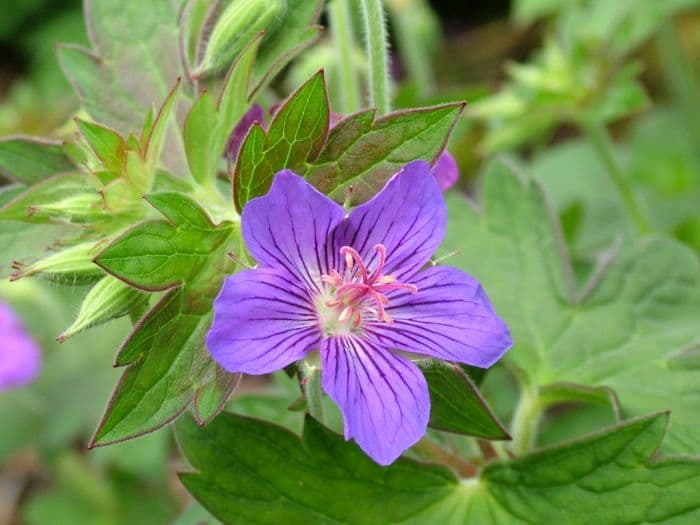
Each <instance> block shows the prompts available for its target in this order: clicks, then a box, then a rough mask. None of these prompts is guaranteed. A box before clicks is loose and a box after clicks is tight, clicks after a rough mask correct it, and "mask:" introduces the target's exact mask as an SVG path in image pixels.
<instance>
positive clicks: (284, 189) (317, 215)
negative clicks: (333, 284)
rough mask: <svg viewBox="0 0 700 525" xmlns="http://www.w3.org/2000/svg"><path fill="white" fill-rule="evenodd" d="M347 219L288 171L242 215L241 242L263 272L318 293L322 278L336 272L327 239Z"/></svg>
mask: <svg viewBox="0 0 700 525" xmlns="http://www.w3.org/2000/svg"><path fill="white" fill-rule="evenodd" d="M344 216H345V211H344V210H343V207H342V206H339V205H338V204H336V203H335V202H333V201H332V200H331V199H329V198H328V197H326V196H325V195H323V194H322V193H320V192H319V191H318V190H317V189H316V188H314V187H313V186H311V184H309V183H308V182H306V181H305V180H304V179H302V178H301V177H299V176H297V175H295V174H294V173H292V172H291V171H289V170H284V171H281V172H279V173H278V174H277V175H276V176H275V179H274V181H273V182H272V188H270V191H269V193H268V194H267V195H265V196H264V197H259V198H257V199H253V200H251V201H250V202H249V203H248V204H246V206H245V208H244V209H243V215H242V231H243V239H244V240H245V243H246V246H247V248H248V250H249V251H250V253H251V254H252V255H253V257H254V258H255V260H257V261H258V264H259V265H260V266H262V267H267V268H277V269H280V270H285V271H286V272H288V273H290V274H292V275H293V276H295V277H296V278H297V279H299V280H300V281H303V282H305V283H306V285H307V286H308V287H309V288H312V289H315V290H319V291H320V287H319V284H318V283H319V281H320V276H321V274H327V273H328V272H329V271H330V269H331V268H332V267H335V266H337V264H336V262H335V261H336V259H337V257H338V254H337V250H334V249H333V244H332V240H329V237H333V236H334V235H335V228H336V226H337V225H338V224H340V223H341V222H342V220H343V217H344ZM329 261H331V263H329Z"/></svg>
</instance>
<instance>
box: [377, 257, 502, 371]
mask: <svg viewBox="0 0 700 525" xmlns="http://www.w3.org/2000/svg"><path fill="white" fill-rule="evenodd" d="M411 283H412V284H415V285H416V286H417V287H418V293H416V294H413V295H412V294H409V293H406V292H403V291H400V292H393V293H391V294H390V295H389V305H388V306H387V307H386V311H387V313H388V314H389V315H390V316H391V317H392V318H393V319H394V321H393V324H387V323H379V322H370V323H368V324H367V328H366V330H367V336H368V337H370V338H371V339H373V340H375V341H376V343H377V344H380V345H382V346H386V347H389V348H395V349H398V350H406V351H409V352H415V353H418V354H425V355H429V356H432V357H437V358H439V359H445V360H448V361H456V362H458V363H466V364H469V365H473V366H479V367H482V368H488V367H490V366H491V365H493V364H494V363H495V362H496V361H498V359H500V358H501V357H502V356H503V354H505V352H506V351H507V350H508V349H509V348H510V347H511V346H512V344H513V340H512V338H511V335H510V331H509V330H508V327H507V326H506V324H505V323H504V322H503V320H502V319H501V318H500V317H498V315H497V314H496V312H495V311H494V308H493V306H492V305H491V302H490V301H489V298H488V297H487V296H486V292H484V289H483V288H482V287H481V285H480V284H479V282H478V281H477V280H476V279H474V278H473V277H470V276H469V275H467V274H466V273H464V272H463V271H461V270H458V269H456V268H450V267H447V266H436V267H434V268H429V269H427V270H425V271H422V272H420V273H419V274H418V275H416V276H415V277H414V278H413V279H412V280H411Z"/></svg>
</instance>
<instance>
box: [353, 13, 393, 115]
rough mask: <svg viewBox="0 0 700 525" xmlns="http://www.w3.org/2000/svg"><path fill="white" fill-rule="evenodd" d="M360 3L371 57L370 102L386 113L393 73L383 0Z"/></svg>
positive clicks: (389, 107) (369, 56)
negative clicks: (390, 67) (390, 66)
mask: <svg viewBox="0 0 700 525" xmlns="http://www.w3.org/2000/svg"><path fill="white" fill-rule="evenodd" d="M360 4H361V5H362V17H363V19H364V23H365V27H364V33H365V45H366V47H367V56H368V58H369V94H370V97H371V98H370V104H371V105H372V106H374V107H376V108H377V113H378V114H379V115H385V114H387V113H389V112H390V111H391V85H390V83H391V75H390V74H389V40H388V38H387V31H386V18H385V13H384V7H383V5H382V1H381V0H360Z"/></svg>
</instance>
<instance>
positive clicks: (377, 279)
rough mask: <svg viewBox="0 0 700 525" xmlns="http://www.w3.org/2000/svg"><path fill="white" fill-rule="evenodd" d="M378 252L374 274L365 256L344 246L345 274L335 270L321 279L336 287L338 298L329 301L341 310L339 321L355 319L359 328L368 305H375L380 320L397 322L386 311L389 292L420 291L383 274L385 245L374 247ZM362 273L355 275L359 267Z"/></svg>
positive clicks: (328, 304) (341, 252)
mask: <svg viewBox="0 0 700 525" xmlns="http://www.w3.org/2000/svg"><path fill="white" fill-rule="evenodd" d="M374 250H375V251H376V253H377V264H376V267H375V268H374V271H373V272H372V273H371V275H370V273H369V271H368V270H367V265H366V264H365V262H364V260H363V259H362V256H361V255H360V254H359V253H358V252H357V250H355V249H354V248H352V247H350V246H343V247H342V248H341V249H340V254H341V255H343V256H344V258H345V271H344V272H343V274H342V275H341V274H340V273H339V272H338V271H337V270H335V269H332V270H331V271H330V272H329V274H328V275H323V276H321V280H322V281H323V282H324V283H326V284H328V285H330V286H332V287H333V294H334V296H335V298H333V299H330V300H329V301H327V302H326V306H328V307H329V308H337V309H338V310H339V311H340V314H339V315H338V321H339V322H346V321H349V320H352V325H353V326H354V327H356V328H357V327H359V326H360V324H361V322H362V311H363V308H366V306H367V302H368V301H371V303H370V304H372V305H373V306H374V309H375V310H376V313H377V320H379V321H380V322H385V323H387V324H391V323H393V319H392V317H391V315H389V314H388V313H387V312H386V307H387V306H388V305H389V298H388V297H387V296H386V295H385V294H386V292H390V291H392V290H406V291H408V292H409V293H416V292H418V288H417V287H416V286H415V285H414V284H410V283H400V282H397V281H396V278H395V277H394V276H392V275H382V272H383V271H384V267H385V264H386V259H387V251H386V247H385V246H384V245H383V244H377V245H375V246H374ZM356 267H357V269H358V270H359V272H357V273H356V272H355V268H356Z"/></svg>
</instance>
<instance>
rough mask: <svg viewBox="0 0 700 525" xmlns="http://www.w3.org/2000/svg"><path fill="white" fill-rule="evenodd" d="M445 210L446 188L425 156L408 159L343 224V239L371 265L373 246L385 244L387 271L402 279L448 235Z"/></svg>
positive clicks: (374, 254)
mask: <svg viewBox="0 0 700 525" xmlns="http://www.w3.org/2000/svg"><path fill="white" fill-rule="evenodd" d="M446 220H447V211H446V209H445V202H444V200H443V198H442V192H441V191H440V188H439V186H438V184H437V181H436V180H435V177H433V174H432V173H431V171H430V166H429V165H428V164H427V163H426V162H423V161H420V160H418V161H414V162H411V163H409V164H407V165H406V166H405V167H404V168H403V169H402V170H401V171H400V172H398V173H397V174H396V175H395V176H394V177H393V178H392V179H391V180H390V181H389V182H388V183H387V185H386V186H385V187H384V189H383V190H382V191H381V192H379V193H378V194H377V195H376V196H375V197H374V198H373V199H372V200H370V201H368V202H366V203H364V204H362V205H361V206H358V207H357V208H355V209H354V210H353V211H352V212H351V213H350V216H349V217H348V220H347V221H345V222H344V223H343V226H342V227H341V228H340V229H341V230H342V234H341V235H339V236H338V239H339V241H340V242H341V243H342V244H347V245H349V246H352V247H353V248H355V249H356V250H357V251H358V252H359V254H360V255H361V256H362V257H363V259H364V260H365V262H366V263H367V265H368V267H370V268H371V267H372V266H373V265H374V264H375V262H376V258H377V255H376V252H375V251H374V246H375V245H376V244H383V245H384V246H385V247H386V249H387V260H386V266H385V269H384V274H385V275H386V274H389V275H393V276H394V277H396V278H397V279H398V280H399V281H403V280H405V279H406V278H408V277H411V276H412V275H414V274H415V273H416V272H417V271H418V270H419V269H420V268H421V267H422V266H423V265H424V264H425V263H426V262H428V260H429V259H430V257H431V256H432V255H433V253H434V252H435V250H436V249H437V247H438V246H439V245H440V243H441V242H442V239H443V237H444V236H445V223H446Z"/></svg>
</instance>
